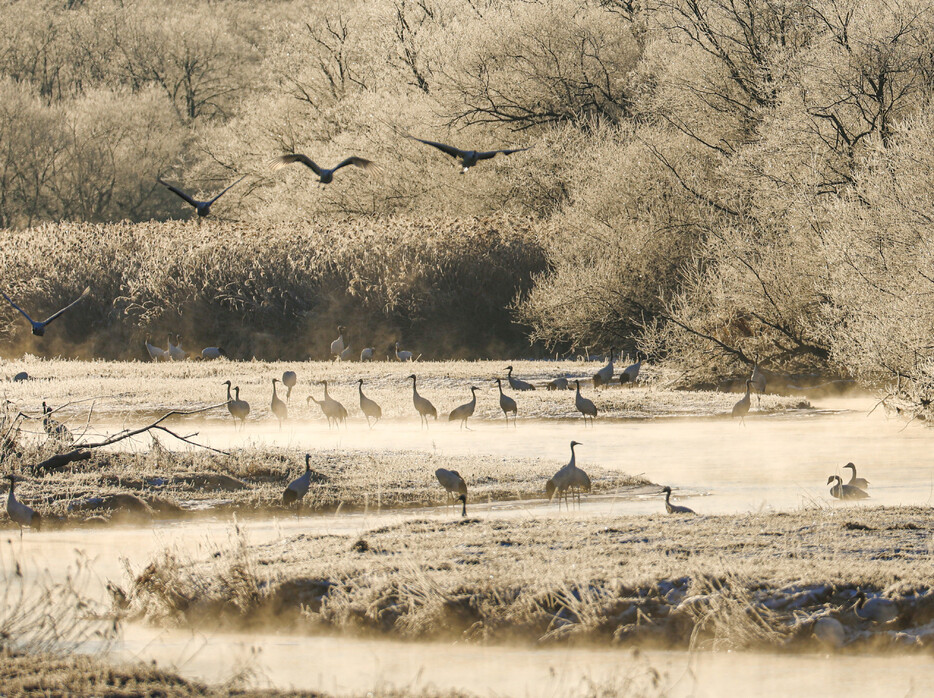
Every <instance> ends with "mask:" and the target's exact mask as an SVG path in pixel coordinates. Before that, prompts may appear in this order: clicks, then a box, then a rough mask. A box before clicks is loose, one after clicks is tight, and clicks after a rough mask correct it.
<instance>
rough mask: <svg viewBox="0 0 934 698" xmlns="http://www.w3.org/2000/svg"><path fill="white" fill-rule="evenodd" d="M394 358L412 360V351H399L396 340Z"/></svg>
mask: <svg viewBox="0 0 934 698" xmlns="http://www.w3.org/2000/svg"><path fill="white" fill-rule="evenodd" d="M396 360H397V361H412V360H413V358H412V352H410V351H399V342H396Z"/></svg>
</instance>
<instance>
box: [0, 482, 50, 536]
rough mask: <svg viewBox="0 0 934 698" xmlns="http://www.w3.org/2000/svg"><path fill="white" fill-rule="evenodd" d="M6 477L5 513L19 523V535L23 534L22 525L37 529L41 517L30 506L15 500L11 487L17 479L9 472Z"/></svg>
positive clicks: (40, 523)
mask: <svg viewBox="0 0 934 698" xmlns="http://www.w3.org/2000/svg"><path fill="white" fill-rule="evenodd" d="M6 478H7V480H9V481H10V494H9V496H7V498H6V513H7V514H9V515H10V518H11V519H13V521H15V522H16V523H17V524H19V534H20V536H22V535H23V526H29V527H30V528H34V529H36V530H37V531H38V530H39V529H41V528H42V517H41V516H39V514H38V513H37V512H35V511H34V510H33V509H31V508H30V507H28V506H26V505H25V504H23V503H22V502H19V501H17V499H16V495H15V494H14V493H13V488H14V486H15V483H16V479H17V477H16V475H13V474H12V473H11V474H10V475H7V476H6Z"/></svg>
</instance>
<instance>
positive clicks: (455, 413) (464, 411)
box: [448, 386, 478, 429]
mask: <svg viewBox="0 0 934 698" xmlns="http://www.w3.org/2000/svg"><path fill="white" fill-rule="evenodd" d="M477 390H478V388H475V387H474V386H470V402H466V403H464V404H463V405H460V406H458V407H455V408H454V409H453V410H451V414H450V415H448V421H449V422H456V421H458V420H460V423H461V427H462V428H466V429H470V427H468V426H467V420H468V419H470V417H472V416H473V412H474V410H475V409H476V408H477Z"/></svg>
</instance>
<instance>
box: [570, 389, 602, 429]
mask: <svg viewBox="0 0 934 698" xmlns="http://www.w3.org/2000/svg"><path fill="white" fill-rule="evenodd" d="M574 384H575V385H576V386H577V394H576V395H575V396H574V406H575V407H576V408H577V411H578V412H580V413H581V414H582V415H583V416H584V426H587V417H590V424H591V426H593V420H594V419H595V418H596V416H597V406H596V405H595V404H593V401H592V400H588V399H587V398H585V397H584V396H583V395H581V382H580V381H579V380H575V381H574Z"/></svg>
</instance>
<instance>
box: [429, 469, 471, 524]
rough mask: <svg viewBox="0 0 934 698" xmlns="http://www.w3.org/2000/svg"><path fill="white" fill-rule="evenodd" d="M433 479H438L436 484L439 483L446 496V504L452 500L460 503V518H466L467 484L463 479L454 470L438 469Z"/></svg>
mask: <svg viewBox="0 0 934 698" xmlns="http://www.w3.org/2000/svg"><path fill="white" fill-rule="evenodd" d="M435 477H436V478H438V482H440V483H441V486H442V487H443V488H444V489H445V491H446V492H447V494H448V497H447V503H448V504H450V503H451V500H452V499H453V501H455V502H460V503H461V504H463V508H462V509H461V516H467V483H466V482H464V478H462V477H461V476H460V473H459V472H457V471H456V470H445V469H444V468H438V469H437V470H436V471H435Z"/></svg>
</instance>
